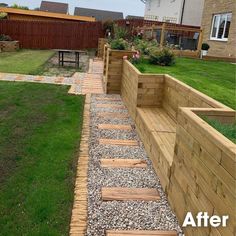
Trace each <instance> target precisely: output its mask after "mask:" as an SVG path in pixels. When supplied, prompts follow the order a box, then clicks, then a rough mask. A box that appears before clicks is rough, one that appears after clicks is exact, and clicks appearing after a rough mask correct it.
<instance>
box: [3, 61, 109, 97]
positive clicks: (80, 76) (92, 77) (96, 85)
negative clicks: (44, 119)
mask: <svg viewBox="0 0 236 236" xmlns="http://www.w3.org/2000/svg"><path fill="white" fill-rule="evenodd" d="M102 68H103V62H102V61H101V60H99V59H93V60H90V63H89V72H88V73H80V72H76V73H75V74H74V75H73V76H72V77H56V76H34V75H21V74H8V73H0V80H2V81H11V82H34V83H45V84H57V85H70V86H71V87H70V89H69V91H68V93H69V94H75V95H77V94H103V93H104V92H103V86H102V76H103V75H102Z"/></svg>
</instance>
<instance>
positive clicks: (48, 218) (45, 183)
mask: <svg viewBox="0 0 236 236" xmlns="http://www.w3.org/2000/svg"><path fill="white" fill-rule="evenodd" d="M67 91H68V87H60V86H56V85H44V84H27V83H12V82H0V124H1V125H0V173H1V174H0V235H4V236H5V235H29V236H31V235H40V236H41V235H68V232H69V222H70V216H71V209H72V202H73V192H74V178H75V173H76V171H75V164H76V161H77V156H78V155H77V150H78V146H79V140H80V135H81V127H82V113H83V104H84V97H82V96H76V97H75V96H69V95H67Z"/></svg>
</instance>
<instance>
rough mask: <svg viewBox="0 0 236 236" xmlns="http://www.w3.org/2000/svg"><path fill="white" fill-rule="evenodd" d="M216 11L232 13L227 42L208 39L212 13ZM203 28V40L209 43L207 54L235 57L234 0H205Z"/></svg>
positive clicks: (235, 19) (235, 18)
mask: <svg viewBox="0 0 236 236" xmlns="http://www.w3.org/2000/svg"><path fill="white" fill-rule="evenodd" d="M217 13H232V21H231V26H230V32H229V38H228V41H227V42H223V41H214V40H210V34H211V27H212V19H213V15H214V14H217ZM202 28H203V30H204V35H203V42H206V43H208V44H209V45H210V47H211V48H210V49H209V53H208V55H209V56H214V57H232V58H236V49H235V45H236V8H235V0H218V1H215V0H205V6H204V11H203V18H202Z"/></svg>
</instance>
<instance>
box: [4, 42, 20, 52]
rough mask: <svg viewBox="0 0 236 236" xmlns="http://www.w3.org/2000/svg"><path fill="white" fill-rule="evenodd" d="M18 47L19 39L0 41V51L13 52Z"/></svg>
mask: <svg viewBox="0 0 236 236" xmlns="http://www.w3.org/2000/svg"><path fill="white" fill-rule="evenodd" d="M18 49H19V41H0V51H2V52H14V51H16V50H18Z"/></svg>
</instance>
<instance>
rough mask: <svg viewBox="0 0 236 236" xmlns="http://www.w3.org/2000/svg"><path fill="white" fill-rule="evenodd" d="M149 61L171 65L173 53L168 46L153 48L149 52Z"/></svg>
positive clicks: (173, 60) (173, 59)
mask: <svg viewBox="0 0 236 236" xmlns="http://www.w3.org/2000/svg"><path fill="white" fill-rule="evenodd" d="M149 63H150V64H154V65H161V66H171V65H173V64H175V55H174V53H173V51H171V50H170V49H168V48H163V49H159V48H158V49H155V50H152V51H151V52H150V56H149Z"/></svg>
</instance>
